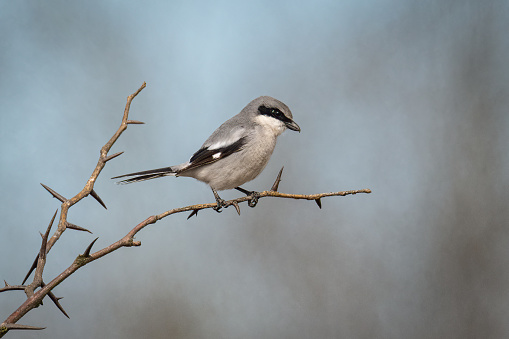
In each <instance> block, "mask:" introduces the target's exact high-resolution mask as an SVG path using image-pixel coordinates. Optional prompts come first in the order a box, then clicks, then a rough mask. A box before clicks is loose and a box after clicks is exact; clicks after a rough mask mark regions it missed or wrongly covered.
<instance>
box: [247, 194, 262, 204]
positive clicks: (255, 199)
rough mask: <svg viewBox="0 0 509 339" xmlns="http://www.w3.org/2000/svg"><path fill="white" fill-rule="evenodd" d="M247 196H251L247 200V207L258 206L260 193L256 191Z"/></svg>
mask: <svg viewBox="0 0 509 339" xmlns="http://www.w3.org/2000/svg"><path fill="white" fill-rule="evenodd" d="M249 196H251V199H249V200H248V202H247V205H248V206H249V207H255V206H256V204H258V199H259V198H260V193H259V192H256V191H251V192H249Z"/></svg>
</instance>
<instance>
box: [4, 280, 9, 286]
mask: <svg viewBox="0 0 509 339" xmlns="http://www.w3.org/2000/svg"><path fill="white" fill-rule="evenodd" d="M4 283H5V287H9V286H11V285H9V284H8V283H7V281H5V279H4Z"/></svg>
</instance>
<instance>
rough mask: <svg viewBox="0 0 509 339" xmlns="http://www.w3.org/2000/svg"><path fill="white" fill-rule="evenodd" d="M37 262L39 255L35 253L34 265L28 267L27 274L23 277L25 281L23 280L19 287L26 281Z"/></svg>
mask: <svg viewBox="0 0 509 339" xmlns="http://www.w3.org/2000/svg"><path fill="white" fill-rule="evenodd" d="M38 260H39V253H37V255H36V256H35V260H34V263H33V264H32V267H30V269H29V270H28V273H27V275H26V276H25V279H23V282H22V283H21V285H25V282H26V281H27V279H28V277H29V276H30V274H32V272H33V271H34V270H35V268H36V267H37V261H38Z"/></svg>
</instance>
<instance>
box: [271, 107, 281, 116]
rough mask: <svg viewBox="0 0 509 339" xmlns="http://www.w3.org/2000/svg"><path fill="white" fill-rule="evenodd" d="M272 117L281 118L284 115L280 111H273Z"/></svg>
mask: <svg viewBox="0 0 509 339" xmlns="http://www.w3.org/2000/svg"><path fill="white" fill-rule="evenodd" d="M272 115H273V116H275V117H280V116H281V115H282V113H281V111H280V110H278V109H274V108H273V109H272Z"/></svg>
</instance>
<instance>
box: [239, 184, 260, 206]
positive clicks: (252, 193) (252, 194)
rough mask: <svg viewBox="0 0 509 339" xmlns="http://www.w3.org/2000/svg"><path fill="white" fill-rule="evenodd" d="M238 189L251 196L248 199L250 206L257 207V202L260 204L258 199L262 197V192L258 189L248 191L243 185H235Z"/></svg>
mask: <svg viewBox="0 0 509 339" xmlns="http://www.w3.org/2000/svg"><path fill="white" fill-rule="evenodd" d="M235 189H236V190H237V191H240V192H242V193H244V194H245V195H247V196H250V197H251V199H249V200H248V202H247V205H248V206H249V207H255V206H256V204H258V199H259V198H260V192H256V191H248V190H246V189H243V188H242V187H235Z"/></svg>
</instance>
